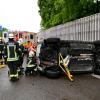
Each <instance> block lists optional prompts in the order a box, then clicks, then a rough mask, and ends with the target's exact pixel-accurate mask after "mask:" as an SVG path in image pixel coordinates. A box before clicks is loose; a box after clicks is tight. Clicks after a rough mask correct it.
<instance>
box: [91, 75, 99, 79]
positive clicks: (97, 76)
mask: <svg viewBox="0 0 100 100" xmlns="http://www.w3.org/2000/svg"><path fill="white" fill-rule="evenodd" d="M92 76H93V77H96V78H97V79H100V75H95V74H92Z"/></svg>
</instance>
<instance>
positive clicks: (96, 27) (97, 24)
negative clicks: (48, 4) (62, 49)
mask: <svg viewBox="0 0 100 100" xmlns="http://www.w3.org/2000/svg"><path fill="white" fill-rule="evenodd" d="M38 37H39V39H40V40H43V39H46V38H49V37H58V38H60V39H62V40H82V41H94V40H100V13H98V14H95V15H91V16H88V17H84V18H81V19H77V20H74V21H71V22H67V23H65V24H62V25H58V26H56V27H53V28H50V29H48V30H45V31H41V32H39V33H38Z"/></svg>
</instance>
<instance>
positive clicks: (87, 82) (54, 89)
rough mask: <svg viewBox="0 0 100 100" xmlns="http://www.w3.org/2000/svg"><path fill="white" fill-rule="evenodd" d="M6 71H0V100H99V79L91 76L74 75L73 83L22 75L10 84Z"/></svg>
mask: <svg viewBox="0 0 100 100" xmlns="http://www.w3.org/2000/svg"><path fill="white" fill-rule="evenodd" d="M7 70H8V68H7V67H5V68H2V69H0V100H100V79H98V78H95V77H93V76H91V75H87V74H85V75H75V76H74V79H75V81H74V82H70V81H69V80H68V79H67V78H66V77H64V76H63V77H60V78H59V79H48V78H46V77H43V76H40V75H37V76H28V77H26V76H25V75H23V76H21V77H20V80H19V81H17V82H11V81H9V79H8V75H7Z"/></svg>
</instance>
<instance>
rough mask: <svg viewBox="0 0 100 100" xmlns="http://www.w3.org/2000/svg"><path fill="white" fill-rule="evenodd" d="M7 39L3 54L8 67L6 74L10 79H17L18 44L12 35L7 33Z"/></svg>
mask: <svg viewBox="0 0 100 100" xmlns="http://www.w3.org/2000/svg"><path fill="white" fill-rule="evenodd" d="M8 38H9V41H8V42H7V43H6V44H5V48H4V54H5V56H4V57H5V59H6V60H7V65H8V67H9V71H8V75H9V78H10V80H17V79H19V75H18V71H17V70H18V68H17V62H18V54H19V44H18V43H17V42H15V41H14V35H13V34H11V33H10V34H9V35H8Z"/></svg>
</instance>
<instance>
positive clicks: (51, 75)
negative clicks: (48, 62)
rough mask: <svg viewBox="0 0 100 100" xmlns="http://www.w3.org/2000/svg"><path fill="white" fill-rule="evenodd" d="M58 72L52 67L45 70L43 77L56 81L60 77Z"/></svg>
mask: <svg viewBox="0 0 100 100" xmlns="http://www.w3.org/2000/svg"><path fill="white" fill-rule="evenodd" d="M60 73H61V72H60V70H59V69H56V68H55V67H54V66H52V67H48V68H46V69H45V75H46V77H48V78H52V79H56V78H59V77H60Z"/></svg>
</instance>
